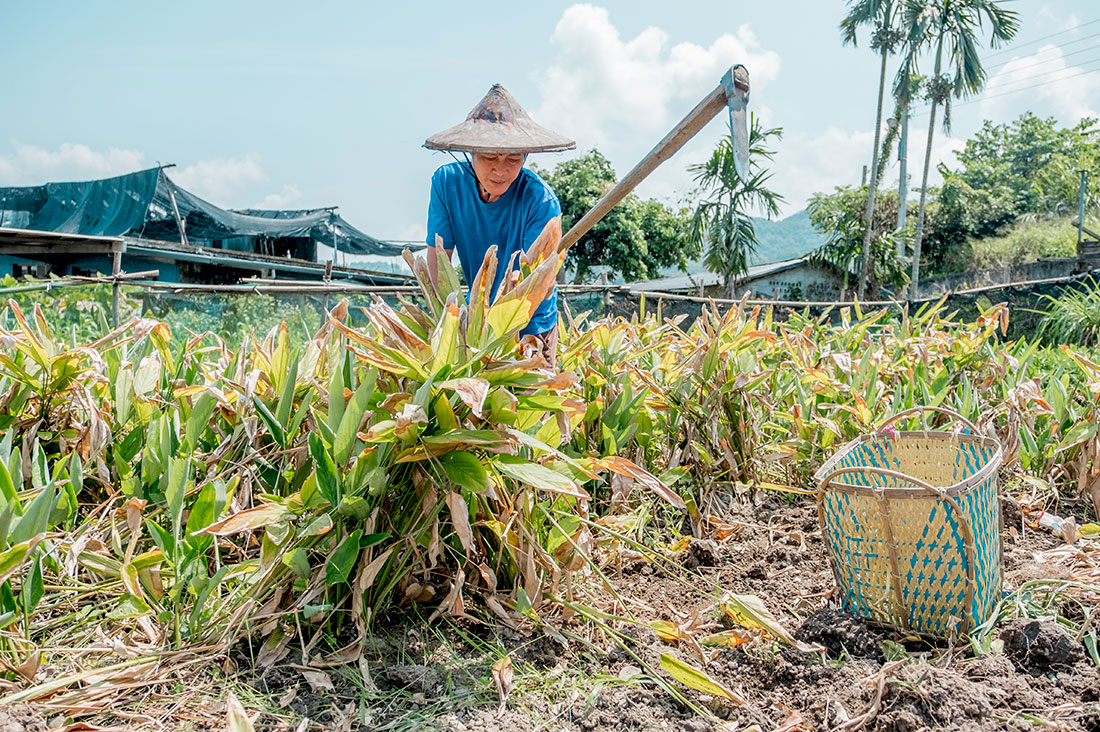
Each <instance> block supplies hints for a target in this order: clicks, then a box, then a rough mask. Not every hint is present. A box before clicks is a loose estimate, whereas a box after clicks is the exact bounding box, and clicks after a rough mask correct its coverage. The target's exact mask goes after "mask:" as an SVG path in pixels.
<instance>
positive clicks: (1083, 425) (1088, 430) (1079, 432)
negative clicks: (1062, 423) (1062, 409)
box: [1059, 422, 1096, 449]
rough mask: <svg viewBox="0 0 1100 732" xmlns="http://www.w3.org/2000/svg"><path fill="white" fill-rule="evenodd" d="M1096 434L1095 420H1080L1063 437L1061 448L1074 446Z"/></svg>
mask: <svg viewBox="0 0 1100 732" xmlns="http://www.w3.org/2000/svg"><path fill="white" fill-rule="evenodd" d="M1095 435H1096V423H1095V422H1078V423H1077V424H1075V425H1073V427H1071V428H1070V429H1069V431H1068V432H1066V434H1065V435H1064V436H1063V437H1062V443H1061V445H1059V448H1060V449H1065V448H1067V447H1072V446H1074V445H1076V444H1077V443H1079V442H1084V441H1085V440H1088V439H1091V438H1092V437H1093V436H1095Z"/></svg>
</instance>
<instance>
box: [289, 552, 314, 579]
mask: <svg viewBox="0 0 1100 732" xmlns="http://www.w3.org/2000/svg"><path fill="white" fill-rule="evenodd" d="M283 564H285V565H286V566H287V567H290V571H291V572H293V573H294V574H296V575H298V576H299V577H301V578H302V579H309V572H310V570H309V556H308V555H307V554H306V550H305V549H303V548H302V547H300V546H299V547H294V548H293V549H291V550H290V551H288V552H287V553H286V554H284V555H283Z"/></svg>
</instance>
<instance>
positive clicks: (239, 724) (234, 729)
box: [225, 690, 256, 732]
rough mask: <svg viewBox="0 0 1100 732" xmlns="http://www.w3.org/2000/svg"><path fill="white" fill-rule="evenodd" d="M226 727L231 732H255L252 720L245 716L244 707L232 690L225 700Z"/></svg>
mask: <svg viewBox="0 0 1100 732" xmlns="http://www.w3.org/2000/svg"><path fill="white" fill-rule="evenodd" d="M225 714H226V727H227V729H228V730H229V732H255V729H256V728H255V727H253V726H252V720H251V719H250V718H249V716H248V715H247V714H245V711H244V707H242V706H241V703H240V702H239V701H237V695H236V694H234V693H233V691H232V690H230V691H229V696H228V697H226V700H225Z"/></svg>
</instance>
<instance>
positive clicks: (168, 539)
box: [145, 518, 176, 566]
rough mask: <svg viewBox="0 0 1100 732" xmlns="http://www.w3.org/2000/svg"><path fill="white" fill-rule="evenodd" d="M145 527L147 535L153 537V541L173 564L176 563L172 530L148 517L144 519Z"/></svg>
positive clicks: (174, 540)
mask: <svg viewBox="0 0 1100 732" xmlns="http://www.w3.org/2000/svg"><path fill="white" fill-rule="evenodd" d="M145 528H146V529H147V530H148V531H149V536H151V537H152V538H153V543H154V544H156V545H157V548H158V549H160V550H161V552H162V553H163V554H164V556H165V557H167V558H168V561H169V562H170V563H171V564H172V565H173V566H174V565H175V564H176V539H175V538H174V537H173V536H172V532H170V531H168V530H167V529H165V528H164V527H163V526H161V525H160V524H158V523H157V522H155V521H153V520H152V519H148V518H147V519H145Z"/></svg>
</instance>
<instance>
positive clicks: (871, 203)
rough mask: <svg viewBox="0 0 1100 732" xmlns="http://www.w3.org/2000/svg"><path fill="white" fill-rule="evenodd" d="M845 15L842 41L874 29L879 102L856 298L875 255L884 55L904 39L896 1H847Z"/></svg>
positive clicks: (863, 294) (862, 290)
mask: <svg viewBox="0 0 1100 732" xmlns="http://www.w3.org/2000/svg"><path fill="white" fill-rule="evenodd" d="M848 7H849V10H848V15H847V16H845V18H844V20H842V21H840V35H841V38H842V40H843V42H844V43H845V44H848V43H851V44H852V45H853V46H854V45H856V31H857V30H858V29H859V28H860V26H864V25H870V26H872V27H874V28H875V32H874V34H872V36H871V48H872V50H875V51H878V53H879V57H880V63H879V72H878V105H877V107H876V109H875V144H874V147H873V148H872V152H871V182H870V185H868V187H867V207H866V211H865V214H864V217H863V220H864V221H865V222H866V227H865V229H864V232H863V254H862V256H861V257H860V261H861V262H862V263H863V268H862V269H861V270H860V273H859V285H858V287H857V288H856V295H857V296H858V297H866V295H867V280H868V276H869V274H870V266H871V262H872V261H873V259H874V257H873V256H871V255H870V252H871V239H872V232H871V221H872V219H873V216H872V215H871V212H872V211H874V210H875V193H876V191H877V190H878V176H879V162H878V161H879V139H880V133H881V131H882V95H883V91H884V90H885V88H886V58H887V57H888V56H889V55H890V54H892V53H893V52H894V48H895V47H896V46H897V44H898V43H899V42H901V41H902V39H903V38H904V34H903V33H902V32H901V30H900V29H898V28H896V27H895V23H896V22H897V20H898V13H897V9H898V3H896V2H894V0H849V5H848Z"/></svg>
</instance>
